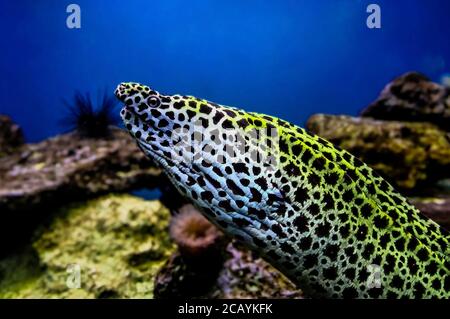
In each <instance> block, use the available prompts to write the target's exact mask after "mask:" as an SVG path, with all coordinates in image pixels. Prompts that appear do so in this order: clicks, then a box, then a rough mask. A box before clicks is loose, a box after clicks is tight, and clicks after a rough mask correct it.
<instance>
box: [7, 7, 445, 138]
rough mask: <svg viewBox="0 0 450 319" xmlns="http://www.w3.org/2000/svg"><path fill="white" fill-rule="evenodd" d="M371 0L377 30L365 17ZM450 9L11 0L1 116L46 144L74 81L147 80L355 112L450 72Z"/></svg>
mask: <svg viewBox="0 0 450 319" xmlns="http://www.w3.org/2000/svg"><path fill="white" fill-rule="evenodd" d="M71 2H75V3H77V4H79V5H80V7H81V29H78V30H76V29H68V28H67V27H66V17H67V15H68V14H67V13H66V6H67V5H68V4H69V3H71ZM371 2H374V3H377V4H379V5H380V7H381V12H382V16H381V19H382V28H381V29H379V30H371V29H368V28H367V26H366V17H367V15H368V14H367V13H366V7H367V5H368V4H369V3H371ZM449 13H450V1H446V0H427V1H425V0H395V1H392V0H386V1H381V0H376V1H375V0H372V1H357V0H322V1H317V0H310V1H299V0H297V1H293V0H292V1H288V0H284V1H275V0H273V1H250V0H249V1H242V0H240V1H234V0H228V1H181V0H164V1H163V0H160V1H149V0H129V1H106V0H103V1H100V0H98V1H94V0H72V1H61V0H58V1H57V0H41V1H36V0H28V1H24V0H18V1H13V0H10V1H5V0H2V1H0V27H1V28H0V30H1V34H2V49H1V51H0V57H1V59H0V92H1V101H0V113H6V114H8V115H10V116H11V117H12V118H13V119H14V120H15V121H16V122H18V123H19V124H20V125H21V126H22V128H23V130H24V132H25V135H26V138H27V140H28V141H30V142H34V141H39V140H42V139H44V138H46V137H49V136H52V135H55V134H58V133H60V132H61V131H62V130H63V128H62V127H61V126H60V125H59V121H60V119H61V117H62V115H63V114H64V112H65V107H64V105H63V103H62V102H61V100H62V99H63V98H65V99H70V98H71V97H72V96H73V94H74V92H75V90H81V91H83V92H88V91H89V92H92V94H94V96H95V93H96V92H98V91H99V90H104V89H109V90H110V91H111V92H112V91H113V89H114V88H115V86H116V85H117V84H118V83H119V82H122V81H137V82H142V83H145V84H147V85H149V86H151V87H153V88H154V89H156V90H159V91H160V92H163V93H167V94H174V93H182V94H190V95H195V96H198V97H202V98H206V99H209V100H212V101H214V102H218V103H222V104H227V105H233V106H239V107H244V108H246V109H247V110H251V111H258V112H263V113H268V114H271V115H276V116H279V117H281V118H284V119H287V120H289V121H291V122H294V123H296V124H299V125H302V124H304V122H305V121H306V120H307V118H308V116H309V115H311V114H313V113H319V112H320V113H332V114H351V115H356V114H357V113H358V112H359V111H360V110H361V109H362V108H363V107H364V106H366V105H367V104H369V103H370V102H371V101H373V100H374V99H375V98H376V97H377V95H378V94H379V92H380V90H381V89H382V88H383V86H384V85H385V84H386V83H387V82H388V81H390V80H391V79H392V78H394V77H395V76H398V75H400V74H402V73H404V72H407V71H410V70H416V71H420V72H423V73H425V74H426V75H428V76H429V77H431V78H432V79H433V80H436V81H437V80H439V78H440V76H441V75H442V74H444V73H445V72H448V71H449V70H450V41H449V38H450V37H449V29H450V17H449Z"/></svg>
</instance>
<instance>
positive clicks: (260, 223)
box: [115, 83, 450, 298]
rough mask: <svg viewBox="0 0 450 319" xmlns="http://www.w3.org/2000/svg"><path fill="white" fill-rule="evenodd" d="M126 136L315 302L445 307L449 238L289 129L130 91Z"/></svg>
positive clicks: (137, 87) (355, 168) (361, 172)
mask: <svg viewBox="0 0 450 319" xmlns="http://www.w3.org/2000/svg"><path fill="white" fill-rule="evenodd" d="M115 94H116V96H117V97H118V99H119V100H121V101H122V102H123V103H124V107H123V108H122V110H121V113H120V114H121V117H122V119H123V121H124V124H125V127H126V129H127V130H128V131H129V133H130V134H131V136H132V137H134V139H135V140H136V141H137V143H138V145H139V147H140V148H141V149H142V150H143V151H144V152H145V154H146V155H147V156H149V157H150V158H152V159H153V160H154V161H155V162H156V163H158V165H160V166H161V167H162V168H163V170H164V172H165V174H167V176H168V177H169V179H170V180H171V181H172V183H173V184H174V185H175V187H176V188H177V189H178V191H179V192H180V193H181V194H182V195H183V196H186V197H187V198H189V199H190V200H191V201H192V202H193V203H194V204H195V205H196V206H197V207H198V208H199V209H200V211H201V212H202V213H203V214H204V215H205V216H206V217H207V218H208V219H209V220H210V221H211V222H212V223H214V224H215V225H216V226H218V227H219V228H220V229H222V230H223V231H224V232H225V233H226V234H228V235H230V236H231V237H233V238H235V239H237V240H239V241H241V242H242V243H243V244H245V245H246V246H247V247H248V248H249V249H251V250H253V251H256V252H258V253H259V254H260V255H261V256H262V257H263V258H265V259H266V260H267V261H268V262H270V263H271V264H272V265H273V266H275V267H276V268H278V269H279V270H280V271H281V272H282V273H283V274H285V275H286V276H287V277H288V278H290V279H291V280H292V281H293V282H294V283H295V284H296V285H297V286H298V287H299V288H301V289H302V290H303V291H304V293H305V295H307V296H310V297H314V298H449V297H450V275H449V274H450V258H449V253H450V248H449V241H450V236H449V234H448V233H447V232H446V231H445V230H444V229H443V228H441V227H440V226H439V225H437V224H436V223H435V222H433V221H432V220H430V219H428V218H426V217H425V216H423V215H422V214H421V213H420V212H419V211H418V210H417V209H416V208H415V207H413V206H412V205H411V204H409V203H408V201H407V199H406V198H405V197H403V196H402V195H401V194H400V193H398V192H397V191H396V190H394V188H393V187H392V186H391V185H390V184H389V183H388V182H386V181H385V180H384V179H383V178H381V177H380V176H379V175H378V174H377V173H376V172H374V171H373V170H372V169H371V168H370V167H368V166H367V165H366V164H364V163H362V162H361V161H359V160H358V159H357V158H355V157H354V156H353V155H351V154H350V153H348V152H347V151H345V150H342V149H340V148H339V147H337V146H334V145H333V144H331V143H330V142H328V141H326V140H325V139H323V138H321V137H319V136H316V135H314V134H311V133H308V132H307V131H305V130H304V129H303V128H300V127H298V126H295V125H293V124H290V123H289V122H286V121H284V120H281V119H278V118H275V117H272V116H268V115H264V114H257V113H252V112H246V111H244V110H241V109H237V108H233V107H227V106H223V105H219V104H216V103H212V102H209V101H206V100H203V99H198V98H195V97H192V96H182V95H163V94H161V93H159V92H157V91H155V90H153V89H151V88H149V87H148V86H145V85H141V84H138V83H122V84H120V85H119V86H118V87H117V89H116V91H115Z"/></svg>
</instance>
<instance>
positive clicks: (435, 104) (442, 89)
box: [361, 72, 450, 131]
mask: <svg viewBox="0 0 450 319" xmlns="http://www.w3.org/2000/svg"><path fill="white" fill-rule="evenodd" d="M361 116H364V117H372V118H376V119H382V120H399V121H414V122H430V123H434V124H436V125H438V126H440V127H441V128H442V129H444V130H446V131H450V87H446V86H443V85H440V84H437V83H434V82H431V81H430V80H429V79H428V78H426V77H425V76H424V75H421V74H419V73H416V72H410V73H406V74H404V75H402V76H400V77H398V78H396V79H395V80H393V81H392V82H391V83H389V84H388V85H387V86H386V87H385V88H384V90H383V91H382V92H381V94H380V96H379V98H378V99H377V100H376V101H375V102H373V103H372V104H370V105H369V106H368V107H367V108H365V109H364V110H363V111H362V112H361Z"/></svg>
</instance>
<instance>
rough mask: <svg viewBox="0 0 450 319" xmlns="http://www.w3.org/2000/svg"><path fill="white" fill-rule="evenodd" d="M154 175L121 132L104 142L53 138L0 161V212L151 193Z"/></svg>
mask: <svg viewBox="0 0 450 319" xmlns="http://www.w3.org/2000/svg"><path fill="white" fill-rule="evenodd" d="M160 172H161V171H160V170H159V169H157V168H155V166H154V164H153V163H152V161H151V160H149V159H147V158H146V157H145V155H144V154H143V153H142V152H141V151H140V150H139V149H138V147H137V146H136V144H135V143H134V142H133V141H132V139H131V138H130V137H129V135H128V134H127V133H126V132H124V131H122V130H119V129H114V130H113V132H112V136H111V138H109V139H82V138H79V137H78V135H77V134H76V133H69V134H64V135H59V136H56V137H53V138H50V139H48V140H45V141H43V142H40V143H37V144H27V145H24V146H23V147H22V148H21V149H20V150H19V151H18V152H15V153H13V154H11V155H9V156H5V157H2V158H0V180H1V181H2V183H1V184H0V212H2V213H3V214H4V213H5V212H6V211H16V210H23V211H31V210H33V211H34V212H36V209H37V208H38V207H46V208H47V207H48V206H55V205H56V204H58V203H67V202H68V201H74V200H77V199H84V198H87V197H92V196H94V195H99V194H105V193H110V192H119V191H126V190H129V189H133V188H140V187H148V188H151V187H155V186H156V185H157V183H158V177H159V175H160Z"/></svg>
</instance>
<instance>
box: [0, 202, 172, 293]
mask: <svg viewBox="0 0 450 319" xmlns="http://www.w3.org/2000/svg"><path fill="white" fill-rule="evenodd" d="M55 216H56V217H55V219H54V220H53V221H52V222H50V223H49V225H46V226H45V227H42V229H40V230H38V231H37V233H36V234H35V240H34V241H33V243H32V245H31V246H28V247H27V248H26V249H24V250H23V251H22V252H21V253H17V254H15V255H13V256H10V257H8V258H5V259H3V260H1V261H0V274H1V276H0V298H152V297H153V282H154V278H155V274H156V272H157V270H158V269H159V268H160V267H161V265H162V264H164V262H165V261H166V260H167V258H168V257H169V256H170V254H171V253H172V252H173V251H174V248H175V246H174V245H173V243H172V241H171V240H170V238H169V234H168V226H169V216H170V215H169V212H168V210H167V209H166V208H165V207H164V206H162V205H161V204H160V203H159V202H158V201H145V200H142V199H139V198H136V197H133V196H130V195H108V196H105V197H101V198H98V199H94V200H91V201H88V202H87V203H80V204H73V205H71V206H70V207H67V208H64V209H61V210H59V211H58V212H57V213H56V214H55ZM77 271H79V274H80V277H79V278H80V280H79V284H80V285H79V288H77V277H75V276H76V275H77V273H76V272H77Z"/></svg>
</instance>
